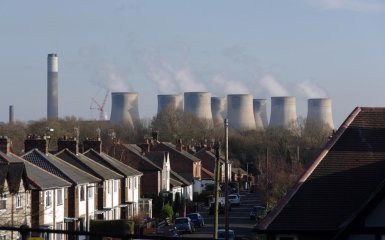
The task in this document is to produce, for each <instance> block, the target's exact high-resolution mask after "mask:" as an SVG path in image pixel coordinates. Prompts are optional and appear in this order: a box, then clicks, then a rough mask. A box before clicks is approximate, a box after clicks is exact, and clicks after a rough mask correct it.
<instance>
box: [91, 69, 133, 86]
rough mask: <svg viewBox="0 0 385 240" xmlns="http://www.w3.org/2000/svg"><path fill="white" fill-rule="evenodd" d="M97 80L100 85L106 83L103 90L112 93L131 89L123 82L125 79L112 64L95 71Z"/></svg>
mask: <svg viewBox="0 0 385 240" xmlns="http://www.w3.org/2000/svg"><path fill="white" fill-rule="evenodd" d="M97 79H99V81H100V82H101V83H106V85H107V86H105V84H102V85H104V87H105V88H107V89H109V90H110V91H112V92H114V91H117V92H122V91H130V90H131V89H132V88H131V87H130V86H129V84H128V83H127V82H126V81H125V79H127V77H126V76H125V74H124V73H123V71H121V70H120V69H119V68H118V67H117V66H116V65H113V64H103V65H101V66H100V68H99V69H98V70H97Z"/></svg>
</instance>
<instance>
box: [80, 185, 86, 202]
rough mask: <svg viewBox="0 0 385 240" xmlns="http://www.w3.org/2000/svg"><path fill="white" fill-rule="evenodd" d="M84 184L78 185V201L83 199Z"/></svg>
mask: <svg viewBox="0 0 385 240" xmlns="http://www.w3.org/2000/svg"><path fill="white" fill-rule="evenodd" d="M84 192H85V191H84V185H81V186H80V198H79V199H80V201H81V202H82V201H84Z"/></svg>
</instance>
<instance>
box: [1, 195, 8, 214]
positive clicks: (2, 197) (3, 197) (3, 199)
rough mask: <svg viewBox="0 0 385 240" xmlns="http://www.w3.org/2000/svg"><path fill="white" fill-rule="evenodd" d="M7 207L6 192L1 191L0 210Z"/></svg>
mask: <svg viewBox="0 0 385 240" xmlns="http://www.w3.org/2000/svg"><path fill="white" fill-rule="evenodd" d="M4 209H7V194H6V193H2V194H1V195H0V210H4Z"/></svg>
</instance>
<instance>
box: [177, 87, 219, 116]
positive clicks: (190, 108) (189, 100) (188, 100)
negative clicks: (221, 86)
mask: <svg viewBox="0 0 385 240" xmlns="http://www.w3.org/2000/svg"><path fill="white" fill-rule="evenodd" d="M184 111H185V112H186V113H192V114H193V115H194V116H195V117H197V118H200V119H206V120H208V121H210V122H212V120H213V117H212V113H211V93H209V92H185V93H184Z"/></svg>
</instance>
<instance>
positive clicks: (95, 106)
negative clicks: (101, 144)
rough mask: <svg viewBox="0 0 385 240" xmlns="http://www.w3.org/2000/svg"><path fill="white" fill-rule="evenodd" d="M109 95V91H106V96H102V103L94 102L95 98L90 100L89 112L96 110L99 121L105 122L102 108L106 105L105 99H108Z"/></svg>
mask: <svg viewBox="0 0 385 240" xmlns="http://www.w3.org/2000/svg"><path fill="white" fill-rule="evenodd" d="M109 93H110V90H107V92H106V95H105V96H104V99H103V102H102V103H99V102H98V101H96V99H95V98H92V99H91V105H90V110H97V111H98V112H99V120H105V118H104V106H105V105H106V102H107V97H108V94H109Z"/></svg>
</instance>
